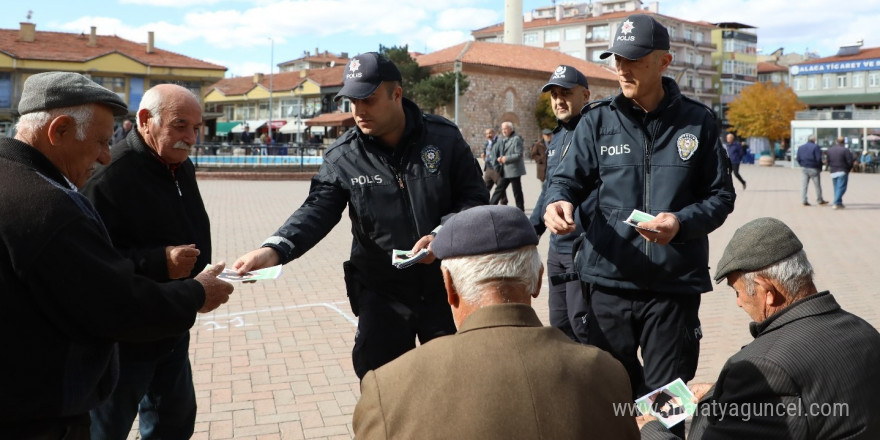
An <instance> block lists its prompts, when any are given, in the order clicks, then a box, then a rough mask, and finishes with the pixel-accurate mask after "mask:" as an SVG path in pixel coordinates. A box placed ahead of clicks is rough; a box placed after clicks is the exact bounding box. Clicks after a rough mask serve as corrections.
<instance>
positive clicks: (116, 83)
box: [92, 76, 128, 102]
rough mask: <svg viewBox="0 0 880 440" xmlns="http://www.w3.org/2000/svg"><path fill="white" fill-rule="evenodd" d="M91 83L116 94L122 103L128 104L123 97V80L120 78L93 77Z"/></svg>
mask: <svg viewBox="0 0 880 440" xmlns="http://www.w3.org/2000/svg"><path fill="white" fill-rule="evenodd" d="M92 81H94V82H96V83H98V84H100V85H101V86H103V87H104V88H105V89H107V90H110V91H111V92H113V93H116V94H117V95H119V97H120V98H122V100H123V101H125V102H128V99H126V97H125V78H123V77H121V76H93V77H92Z"/></svg>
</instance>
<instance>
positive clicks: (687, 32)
mask: <svg viewBox="0 0 880 440" xmlns="http://www.w3.org/2000/svg"><path fill="white" fill-rule="evenodd" d="M693 36H694V31H692V30H690V29H685V30H684V39H685V40H687V41H691V40H693Z"/></svg>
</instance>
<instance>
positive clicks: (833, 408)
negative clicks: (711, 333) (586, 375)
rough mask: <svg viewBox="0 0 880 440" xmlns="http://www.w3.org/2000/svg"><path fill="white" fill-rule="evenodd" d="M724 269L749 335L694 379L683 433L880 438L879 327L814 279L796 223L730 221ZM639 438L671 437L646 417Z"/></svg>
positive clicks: (719, 276)
mask: <svg viewBox="0 0 880 440" xmlns="http://www.w3.org/2000/svg"><path fill="white" fill-rule="evenodd" d="M725 279H726V280H727V284H728V285H730V287H732V288H733V290H734V291H735V292H736V302H737V304H738V305H739V306H740V307H741V308H742V309H743V310H744V311H745V312H746V313H748V315H749V317H751V318H752V320H753V321H754V322H752V324H751V325H750V326H749V330H750V331H751V333H752V336H754V338H755V340H754V341H752V342H751V343H750V344H748V345H746V346H745V347H743V348H742V350H740V351H739V352H738V353H736V354H735V355H733V356H732V357H731V358H730V359H728V360H727V363H725V364H724V367H723V368H722V369H721V374H720V375H719V376H718V381H717V382H716V383H715V384H714V385H708V384H694V385H691V388H692V389H693V391H694V395H695V396H696V397H698V398H701V399H700V403H699V404H698V405H697V410H696V414H695V417H694V420H693V423H691V431H690V433H688V436H687V438H688V439H695V440H699V439H710V438H711V439H753V438H773V439H781V438H785V439H792V440H800V439H844V438H845V439H866V440H867V439H876V438H880V404H878V403H877V395H880V377H878V376H877V372H876V369H877V365H878V364H880V333H877V330H876V329H874V327H873V326H872V325H871V324H869V323H867V322H865V321H864V320H863V319H861V318H859V317H858V316H855V315H853V314H851V313H848V312H846V311H844V310H843V309H841V308H840V305H839V304H837V301H836V300H835V299H834V297H833V296H832V295H831V293H829V292H828V291H823V292H819V291H818V289H816V285H815V284H814V283H813V267H812V265H810V262H809V260H807V255H806V253H805V252H804V249H803V244H801V241H800V240H799V239H798V238H797V236H796V235H795V234H794V232H793V231H792V230H791V229H789V227H788V226H786V225H785V223H782V222H781V221H779V220H777V219H775V218H769V217H765V218H759V219H756V220H752V221H751V222H749V223H746V224H745V225H743V226H742V227H740V228H739V229H737V231H736V232H735V233H734V234H733V237H732V238H731V239H730V243H728V245H727V248H726V249H724V254H723V255H722V256H721V261H719V262H718V270H717V272H716V273H715V281H716V282H721V281H723V280H725ZM710 387H711V389H710ZM642 438H645V439H669V438H676V437H675V436H674V435H672V434H671V433H669V432H667V430H666V429H665V428H664V427H663V425H661V424H660V423H659V422H657V421H653V420H651V421H648V422H647V424H645V425H644V426H643V427H642Z"/></svg>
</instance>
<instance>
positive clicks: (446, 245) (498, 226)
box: [431, 205, 538, 259]
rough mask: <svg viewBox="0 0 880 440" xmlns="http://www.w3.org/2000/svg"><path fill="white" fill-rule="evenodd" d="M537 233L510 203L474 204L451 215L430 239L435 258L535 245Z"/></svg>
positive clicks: (478, 253) (488, 252)
mask: <svg viewBox="0 0 880 440" xmlns="http://www.w3.org/2000/svg"><path fill="white" fill-rule="evenodd" d="M537 244H538V235H537V234H536V233H535V227H534V226H532V224H531V222H529V218H528V217H526V215H525V213H523V212H522V211H520V210H519V209H518V208H516V207H513V206H504V205H486V206H476V207H473V208H470V209H467V210H464V211H462V212H460V213H458V214H455V215H454V216H452V217H451V218H450V219H449V220H447V221H446V223H445V224H444V225H443V227H442V228H440V231H439V232H437V237H436V238H434V241H433V242H431V251H432V252H433V253H434V256H436V257H437V258H440V259H443V258H449V257H461V256H466V255H482V254H493V253H497V252H503V251H509V250H513V249H519V248H521V247H523V246H529V245H532V246H537Z"/></svg>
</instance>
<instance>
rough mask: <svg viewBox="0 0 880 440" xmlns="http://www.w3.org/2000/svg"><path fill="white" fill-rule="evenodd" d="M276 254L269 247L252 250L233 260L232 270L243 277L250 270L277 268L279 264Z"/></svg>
mask: <svg viewBox="0 0 880 440" xmlns="http://www.w3.org/2000/svg"><path fill="white" fill-rule="evenodd" d="M280 262H281V261H280V259H279V258H278V253H277V252H275V250H274V249H272V248H270V247H261V248H259V249H255V250H252V251H250V252H248V253H246V254H244V255H242V256H241V257H239V258H238V260H235V263H233V264H232V268H233V269H235V271H236V272H238V274H239V275H244V274H246V273H248V272H250V271H252V270H257V269H263V268H266V267H272V266H277V265H278V263H280Z"/></svg>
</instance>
